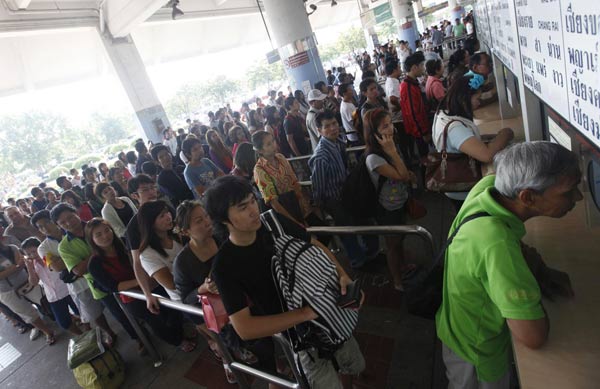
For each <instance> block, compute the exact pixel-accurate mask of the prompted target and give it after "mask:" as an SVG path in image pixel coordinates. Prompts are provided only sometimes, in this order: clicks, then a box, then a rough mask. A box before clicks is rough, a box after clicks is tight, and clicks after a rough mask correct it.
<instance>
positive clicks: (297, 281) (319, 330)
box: [261, 210, 358, 359]
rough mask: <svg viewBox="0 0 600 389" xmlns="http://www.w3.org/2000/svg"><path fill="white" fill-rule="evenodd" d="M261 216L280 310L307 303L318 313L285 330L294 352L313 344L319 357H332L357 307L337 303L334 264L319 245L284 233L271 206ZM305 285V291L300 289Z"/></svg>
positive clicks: (352, 323) (351, 324)
mask: <svg viewBox="0 0 600 389" xmlns="http://www.w3.org/2000/svg"><path fill="white" fill-rule="evenodd" d="M261 220H262V222H263V224H264V225H265V227H266V228H267V229H268V230H269V231H270V232H271V236H272V238H273V243H274V252H275V253H274V255H273V257H272V260H271V272H272V276H273V280H274V281H275V282H274V284H275V286H276V288H277V290H278V295H279V299H280V303H281V308H282V310H283V311H291V310H294V309H298V308H301V307H302V306H304V305H306V303H308V304H309V305H310V306H311V307H312V308H313V309H314V310H315V312H316V313H317V314H318V315H319V317H318V318H317V319H316V320H311V321H309V322H304V323H300V324H297V325H295V326H294V327H293V330H287V331H286V335H287V337H288V339H289V340H290V342H291V344H292V348H293V350H294V352H298V351H301V350H307V349H311V348H314V349H316V350H318V353H319V357H320V358H329V359H331V358H333V354H334V353H335V351H337V350H338V349H339V348H340V347H341V346H342V345H343V343H344V342H346V341H347V340H348V339H350V337H351V336H352V332H353V331H354V329H355V328H356V325H357V323H358V312H357V311H355V310H352V309H346V308H341V307H339V306H338V305H337V299H338V298H339V280H338V278H339V277H338V273H337V270H336V267H335V264H334V263H333V262H332V261H331V260H330V259H329V257H328V256H327V254H325V253H324V252H323V251H322V250H321V249H320V248H318V247H316V246H314V245H312V244H310V243H307V242H305V241H303V240H300V239H297V238H294V237H292V236H290V235H286V233H285V231H283V228H282V226H281V224H280V223H279V221H278V220H277V215H276V213H275V212H274V211H273V210H269V211H267V212H265V213H263V214H261ZM304 288H306V292H305V293H302V292H303V290H304Z"/></svg>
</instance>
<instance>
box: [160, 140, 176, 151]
mask: <svg viewBox="0 0 600 389" xmlns="http://www.w3.org/2000/svg"><path fill="white" fill-rule="evenodd" d="M163 143H164V145H165V146H167V147H168V148H169V150H170V151H171V155H176V154H177V138H175V137H172V138H171V139H163Z"/></svg>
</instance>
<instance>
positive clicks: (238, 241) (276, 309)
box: [0, 20, 581, 388]
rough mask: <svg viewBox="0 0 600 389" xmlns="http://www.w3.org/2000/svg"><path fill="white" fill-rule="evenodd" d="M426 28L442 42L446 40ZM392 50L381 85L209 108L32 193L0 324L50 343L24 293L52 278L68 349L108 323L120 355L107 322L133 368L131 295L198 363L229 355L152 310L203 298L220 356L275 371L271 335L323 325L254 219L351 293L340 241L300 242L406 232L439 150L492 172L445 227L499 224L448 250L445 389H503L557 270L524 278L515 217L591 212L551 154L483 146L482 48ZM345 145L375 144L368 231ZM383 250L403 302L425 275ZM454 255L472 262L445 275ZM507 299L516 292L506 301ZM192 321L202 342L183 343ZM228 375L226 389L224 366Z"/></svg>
mask: <svg viewBox="0 0 600 389" xmlns="http://www.w3.org/2000/svg"><path fill="white" fill-rule="evenodd" d="M459 23H460V21H459ZM466 23H467V27H466V31H464V30H465V28H463V29H460V28H457V26H455V27H454V29H453V34H454V35H455V36H462V34H469V24H468V23H471V27H470V28H471V29H472V28H473V27H472V21H471V20H467V22H466ZM444 25H445V28H444V29H443V30H444V33H445V34H448V32H447V31H449V30H448V29H447V27H448V25H447V23H444ZM432 30H433V31H432V32H431V34H432V39H434V40H435V39H438V38H437V34H436V32H439V31H438V28H433V29H432ZM461 31H462V32H461ZM433 45H434V46H435V42H434V43H433ZM381 50H382V53H383V55H382V56H378V60H379V61H382V63H381V64H379V65H378V66H377V69H379V70H382V71H383V73H385V75H386V80H385V84H384V85H383V86H382V85H380V83H379V82H378V79H377V76H376V73H375V71H373V70H372V69H371V68H370V65H369V63H368V61H366V59H365V62H364V63H363V70H364V71H363V72H362V80H361V81H360V84H359V87H358V90H355V88H354V77H353V75H351V74H346V73H345V72H344V69H335V70H332V71H330V72H328V77H327V80H325V81H322V82H317V83H316V84H315V85H314V89H312V90H310V92H308V94H307V96H305V95H304V93H303V92H302V91H300V90H297V91H295V92H294V93H291V92H290V93H289V94H287V95H286V94H285V93H283V92H279V93H278V92H277V91H269V98H268V99H267V101H266V102H265V103H264V104H263V101H262V100H260V99H258V100H257V101H256V102H255V103H254V104H252V105H249V104H244V105H243V106H242V107H241V108H240V110H239V111H235V112H234V111H233V110H232V109H231V108H230V107H229V106H227V107H223V108H220V109H218V110H217V111H216V112H210V113H209V121H208V122H207V123H206V124H202V123H200V122H197V121H192V120H188V123H187V128H180V129H178V130H177V133H175V132H174V131H173V130H172V129H170V128H168V129H166V130H165V131H164V134H163V135H164V139H163V142H161V143H157V144H153V145H151V146H150V147H148V146H147V145H146V143H145V142H144V141H143V140H141V139H140V140H138V141H137V142H136V143H135V147H134V148H135V151H133V150H132V151H128V152H121V153H120V154H119V155H118V160H117V161H116V162H114V163H112V164H111V165H112V166H109V165H108V164H107V163H100V164H98V166H97V167H94V166H91V165H86V166H82V169H81V175H80V174H79V171H78V170H77V169H73V170H72V171H71V176H70V177H66V176H61V177H59V178H58V179H56V186H57V187H58V188H60V191H59V190H57V189H54V188H51V187H48V186H45V185H40V186H39V187H34V188H33V189H32V190H31V198H23V199H18V200H15V199H9V200H8V203H9V205H8V206H6V207H5V208H4V209H3V215H4V216H5V217H6V219H7V220H6V221H7V225H6V228H5V230H4V234H3V236H2V238H1V240H0V258H1V259H2V260H3V262H2V264H1V265H2V269H1V271H0V303H1V304H0V310H1V311H2V313H3V314H4V315H6V316H7V317H8V318H10V320H11V321H12V322H13V323H14V325H15V326H16V327H18V328H19V331H27V330H28V329H30V328H33V330H32V334H35V333H39V332H40V331H41V332H42V333H44V334H45V337H46V341H47V343H48V344H50V345H51V344H53V343H54V342H55V340H56V335H55V334H54V332H53V330H52V329H51V328H50V327H49V326H48V324H46V323H45V322H44V320H42V319H41V318H40V316H39V313H38V311H36V310H35V309H34V307H33V306H32V305H31V304H30V303H29V302H27V301H26V300H24V299H21V298H19V296H18V294H17V293H16V291H17V290H18V289H19V288H20V287H21V286H22V285H24V284H27V283H29V284H31V285H36V284H38V283H41V284H42V285H43V287H44V291H45V295H46V299H47V301H48V303H49V304H48V305H49V307H50V310H51V312H52V315H53V316H54V318H55V319H56V322H57V324H58V325H59V326H60V327H61V328H63V329H64V330H66V331H69V332H70V333H71V334H72V335H77V334H80V333H82V331H86V330H87V329H89V328H90V325H94V326H98V327H101V328H103V329H104V330H105V332H106V333H107V334H108V336H109V337H110V343H114V342H115V341H116V338H117V336H116V333H115V330H114V329H113V328H111V326H110V325H109V323H108V322H107V320H106V317H105V316H104V312H105V309H106V310H107V311H108V312H109V314H110V315H112V317H113V318H114V319H115V320H116V322H117V323H119V325H120V326H122V327H123V329H124V330H125V332H126V333H127V334H128V336H129V337H130V338H131V339H132V340H134V341H135V342H136V345H137V348H138V351H139V352H140V353H141V354H142V353H144V352H145V350H144V346H143V344H142V343H141V342H140V340H139V339H138V335H137V334H136V332H135V331H134V330H133V328H132V326H131V324H130V322H129V321H128V320H127V317H126V316H125V314H124V312H123V310H122V309H121V307H120V304H118V303H117V300H115V297H114V295H113V293H115V292H119V291H124V290H128V289H132V288H140V289H141V290H142V291H143V292H144V294H145V296H146V299H147V303H146V304H144V303H143V302H140V301H138V300H134V299H131V298H128V297H125V296H122V295H120V296H119V297H118V298H119V299H120V302H121V303H122V305H123V306H124V307H125V309H126V310H127V311H128V312H129V313H130V314H131V315H133V316H134V317H136V318H137V319H139V320H142V321H144V322H145V323H147V324H148V326H149V327H150V328H151V329H152V331H153V333H154V334H155V335H156V336H157V337H159V338H161V339H162V340H164V341H166V342H167V343H169V344H172V345H175V346H178V347H180V348H181V350H183V351H184V352H190V351H192V350H194V348H195V347H196V337H197V334H198V333H199V334H201V335H202V336H204V337H205V339H206V340H207V341H208V343H209V346H210V348H211V350H212V351H213V352H214V354H215V356H216V357H217V358H220V353H221V352H220V350H219V348H218V346H217V345H216V344H214V343H213V342H212V341H211V339H210V337H209V336H208V332H207V331H208V329H207V327H206V325H205V323H203V322H202V320H201V319H200V318H198V317H194V316H191V315H189V316H188V315H185V314H182V313H181V312H179V311H175V310H171V309H168V308H165V307H161V306H159V304H158V302H157V299H156V297H155V296H154V295H155V294H157V295H160V296H163V297H165V298H169V299H172V300H175V301H181V302H183V303H185V304H194V305H195V304H199V302H198V295H201V294H206V293H213V294H219V295H220V296H221V299H222V302H223V304H224V307H225V309H226V311H227V314H228V315H229V320H230V325H228V326H226V327H225V328H224V329H223V330H222V331H221V336H222V338H223V339H224V341H225V343H226V344H227V346H228V347H229V348H231V350H232V351H233V352H234V355H235V356H236V358H240V359H242V360H244V361H245V362H247V363H258V364H259V365H260V366H261V368H263V369H265V370H267V371H272V372H275V371H276V370H277V366H276V363H275V357H274V345H273V341H272V339H271V335H274V334H276V333H280V332H283V331H286V330H288V329H289V328H291V327H295V326H297V325H299V324H302V323H305V322H308V321H311V320H315V319H317V317H318V316H319V315H318V313H317V312H316V311H315V309H313V307H311V306H309V305H305V306H303V307H302V308H298V309H294V310H289V311H286V310H285V309H283V307H282V305H281V302H280V300H279V298H278V293H279V292H278V289H277V287H276V281H275V280H274V279H273V274H272V270H271V258H272V257H273V255H274V254H275V252H276V248H275V247H274V245H273V243H272V242H271V241H270V236H271V233H270V232H269V230H268V229H267V228H266V226H265V225H263V223H262V222H261V218H260V213H261V212H262V211H265V210H268V209H272V210H273V211H274V212H275V214H276V215H278V218H279V220H280V222H281V225H282V226H283V230H284V231H285V233H286V234H287V235H290V236H293V237H295V238H296V239H298V240H300V241H302V242H304V244H310V245H312V246H314V247H316V248H318V249H319V250H321V251H322V252H323V253H324V254H325V255H326V256H327V257H329V258H330V260H331V261H332V263H333V264H334V265H335V269H336V274H337V278H338V280H337V281H336V285H337V286H336V287H339V288H340V289H341V294H345V292H346V289H347V288H349V287H350V285H351V282H352V279H351V277H350V276H349V275H348V274H347V273H346V270H344V268H343V267H342V266H340V265H339V263H338V262H337V259H336V257H335V256H334V255H333V254H332V253H331V251H330V250H329V248H328V243H329V240H328V239H327V238H326V237H321V236H317V237H313V236H311V235H310V234H309V233H307V231H306V227H308V226H315V225H323V224H324V219H325V218H326V216H329V217H331V219H332V220H333V223H334V224H336V225H361V224H368V223H376V224H378V225H384V226H389V225H402V224H406V221H407V209H406V208H407V202H408V201H409V199H410V198H411V197H412V196H414V188H416V187H419V186H422V175H423V167H422V166H421V162H420V161H421V158H422V157H425V156H426V155H427V154H428V153H430V152H432V151H436V150H437V151H442V150H444V151H446V152H448V153H454V154H461V153H462V154H466V155H468V156H470V157H471V158H473V159H474V160H476V161H479V162H482V163H491V162H495V169H496V174H497V175H496V176H489V177H486V178H484V179H483V180H481V181H480V183H478V184H477V185H476V186H475V187H474V188H473V189H472V190H471V191H470V192H448V193H446V195H447V196H448V197H449V198H450V199H451V200H452V202H453V204H454V205H455V206H456V211H457V213H458V216H457V219H456V221H455V222H454V224H453V227H452V229H451V231H456V230H457V229H458V228H460V226H462V222H463V221H464V220H465V218H466V217H468V216H469V215H471V214H472V213H473V212H476V211H477V212H479V211H482V210H483V211H485V212H487V213H488V214H489V215H491V216H492V217H491V218H481V220H479V221H471V222H470V224H469V225H468V226H465V227H464V228H463V229H462V230H461V232H462V234H461V235H458V236H457V239H455V243H454V244H453V245H452V246H451V248H450V249H448V250H447V252H446V261H447V262H446V263H449V266H446V267H445V282H444V300H443V304H442V307H441V309H440V311H439V312H438V318H437V319H438V320H437V328H438V333H439V336H440V339H441V340H442V342H443V344H444V360H445V362H446V367H447V371H448V378H449V380H450V382H451V384H455V385H456V386H452V387H471V386H465V385H468V383H469V382H470V383H472V382H477V381H478V380H479V381H484V382H489V383H499V384H498V386H490V387H506V386H502V385H505V381H506V379H507V378H506V377H508V376H507V374H508V372H509V365H508V362H507V361H506V360H505V359H506V358H507V357H508V351H507V350H509V347H510V346H509V341H508V339H509V334H510V333H512V334H513V336H514V337H516V338H517V339H518V340H520V341H523V342H524V343H525V344H528V345H530V346H531V347H536V346H537V345H539V344H541V343H543V340H544V339H545V336H547V318H546V316H545V314H544V311H543V307H542V306H541V301H540V289H539V287H538V282H540V283H542V285H547V283H548V282H551V280H554V278H553V276H555V275H556V274H558V273H557V272H554V273H553V272H552V271H551V269H549V268H547V267H546V266H545V265H543V262H542V261H541V259H539V258H538V260H537V261H536V262H535V263H536V266H537V267H536V271H535V272H534V273H533V275H532V273H531V272H530V271H529V270H528V267H527V264H528V262H526V261H525V260H524V259H523V258H524V254H522V252H523V253H525V252H528V253H530V254H531V253H533V254H535V250H533V249H531V248H526V249H523V251H522V250H521V247H522V246H523V245H522V243H520V239H521V237H522V236H523V234H524V226H523V221H525V220H527V219H528V218H531V217H534V216H538V215H548V216H554V217H560V216H562V215H563V214H564V213H566V212H567V211H568V210H570V208H572V206H573V205H574V203H575V201H578V200H580V199H581V194H580V193H579V191H578V190H577V188H576V183H577V182H578V179H579V175H580V173H579V171H578V168H577V160H576V159H575V160H574V159H573V157H572V154H570V153H569V152H568V151H566V150H564V149H562V148H560V147H559V146H556V145H551V144H548V143H545V142H540V143H528V144H520V145H515V146H512V147H510V148H508V149H507V146H508V145H509V142H511V141H512V140H513V136H514V134H513V132H512V130H510V129H501V130H499V131H498V133H497V135H496V136H495V137H494V138H493V139H492V140H488V139H485V138H484V137H482V136H481V134H480V131H479V129H478V127H477V125H476V124H475V122H474V120H473V112H474V110H476V109H477V108H478V106H479V105H480V102H481V98H480V97H481V92H482V90H483V89H484V88H487V87H488V85H489V83H490V80H488V79H487V78H488V75H489V74H490V72H491V63H490V61H491V58H490V57H489V55H487V54H486V53H480V52H469V51H468V50H465V49H463V48H459V49H457V50H456V51H455V52H454V53H453V54H452V55H451V56H450V61H449V64H448V66H447V67H446V65H445V61H443V60H442V59H441V58H433V59H429V60H426V59H427V57H426V55H425V54H424V52H422V51H417V52H414V53H412V52H410V50H409V49H408V47H407V45H406V42H400V45H399V48H398V50H395V49H393V47H391V46H387V47H386V46H382V47H381ZM439 54H440V55H442V53H439ZM329 76H331V77H329ZM353 146H365V152H364V155H363V157H362V158H361V159H360V160H359V166H358V168H365V169H366V171H367V172H368V177H369V180H370V183H371V184H372V185H373V187H374V188H375V190H374V193H375V195H376V197H375V198H374V200H373V201H374V202H375V204H372V205H373V209H374V212H373V214H372V215H371V216H372V217H361V216H360V215H358V214H355V213H353V212H351V210H349V209H348V208H347V207H344V201H342V200H343V199H342V197H343V192H344V190H345V188H344V186H345V185H346V183H347V181H348V177H349V174H350V172H351V170H350V169H349V165H348V157H347V152H346V149H347V148H349V147H353ZM300 156H307V158H308V166H309V169H310V172H311V182H312V186H311V191H312V196H306V193H305V192H304V191H303V190H302V188H301V186H300V183H299V181H298V178H297V176H296V174H295V172H294V170H293V169H292V166H291V164H290V162H289V161H288V158H290V157H300ZM355 169H356V168H355ZM523 171H526V172H527V174H523ZM356 189H357V190H359V188H356ZM561 196H562V197H561ZM561 199H562V200H561ZM485 219H487V220H485ZM496 220H497V221H496ZM469 234H470V235H469ZM474 236H477V239H474V238H473V237H474ZM459 238H462V239H459ZM384 241H385V246H386V248H387V250H386V251H385V258H386V262H387V265H388V268H389V272H390V275H391V281H392V283H393V287H394V288H395V289H397V290H399V291H402V290H403V289H404V285H403V278H404V277H405V276H406V275H407V274H409V273H410V272H412V271H414V270H415V265H414V264H410V263H407V262H406V261H405V258H404V255H403V240H402V239H401V238H398V237H392V236H385V240H384ZM341 242H342V244H343V247H344V250H345V253H346V254H347V257H348V259H349V263H350V267H351V268H352V269H353V270H358V271H360V270H364V269H365V268H368V266H369V264H370V263H372V262H373V261H375V260H376V258H377V257H378V256H379V254H380V252H381V251H380V246H379V238H378V237H373V236H370V237H369V236H342V237H341ZM523 247H524V246H523ZM478 253H486V254H485V255H479V254H478ZM534 256H535V255H534ZM463 257H465V258H468V259H469V263H468V267H465V266H462V265H459V264H457V262H456V261H455V260H454V259H462V258H463ZM504 259H506V260H509V261H510V263H509V264H507V263H506V261H504ZM526 259H527V258H526ZM534 277H535V278H534ZM544 282H546V284H544ZM465 285H468V287H467V286H465ZM561 286H565V284H564V283H562V284H561ZM507 290H508V291H518V292H519V293H517V295H516V297H515V298H513V297H511V296H512V295H511V294H507V292H506V291H507ZM520 291H524V292H525V294H524V295H522V294H521V293H520ZM463 292H464V293H463ZM475 296H476V297H475ZM475 298H476V299H477V301H475V302H474V300H473V299H475ZM482 310H483V313H482ZM185 322H191V323H193V324H194V326H195V327H194V328H196V330H197V332H194V333H191V334H188V333H186V332H185V331H183V325H184V324H185ZM506 322H508V327H506V325H505V324H504V323H506ZM509 328H510V330H509ZM474 337H479V338H477V339H475V338H474ZM532 339H533V340H532ZM299 360H300V364H301V365H302V367H303V369H304V371H305V373H306V376H307V378H308V381H309V382H310V384H311V385H312V386H314V387H328V388H329V387H332V388H333V387H340V385H343V386H344V387H350V386H349V385H351V381H352V377H353V376H356V375H357V374H358V373H360V372H361V371H362V370H363V369H364V367H365V361H364V358H363V356H362V353H361V351H360V349H359V347H358V344H357V343H356V340H355V339H354V338H353V337H352V336H350V337H349V338H347V339H345V341H344V342H343V343H341V344H339V345H337V347H336V348H335V350H333V351H332V356H330V357H329V358H327V357H324V356H323V355H321V354H320V353H319V352H318V351H316V350H312V349H306V350H300V351H299ZM332 360H334V361H335V362H336V363H335V364H334V363H332ZM225 372H226V374H227V377H228V379H229V380H230V381H234V379H235V378H234V376H233V375H232V374H231V371H230V370H228V367H227V366H225ZM338 372H340V373H342V375H341V377H342V379H341V381H340V380H339V378H338ZM465 377H466V378H465ZM460 380H463V381H460ZM473 380H474V381H473Z"/></svg>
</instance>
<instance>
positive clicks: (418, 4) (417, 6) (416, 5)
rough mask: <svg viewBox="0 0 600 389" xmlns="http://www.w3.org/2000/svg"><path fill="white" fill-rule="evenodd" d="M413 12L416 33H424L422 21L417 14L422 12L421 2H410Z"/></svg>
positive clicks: (418, 0)
mask: <svg viewBox="0 0 600 389" xmlns="http://www.w3.org/2000/svg"><path fill="white" fill-rule="evenodd" d="M412 7H413V12H414V15H415V22H416V23H417V31H425V28H426V27H427V26H425V25H424V24H423V20H421V18H420V17H419V12H421V11H423V2H422V1H421V0H417V1H413V2H412Z"/></svg>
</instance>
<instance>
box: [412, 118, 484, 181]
mask: <svg viewBox="0 0 600 389" xmlns="http://www.w3.org/2000/svg"><path fill="white" fill-rule="evenodd" d="M453 122H460V120H450V121H449V122H448V123H447V124H446V126H445V127H444V133H443V144H442V150H441V152H435V153H429V154H428V155H427V156H426V157H425V158H423V160H422V163H423V165H424V166H425V186H426V187H427V189H428V190H430V191H433V192H468V191H469V190H471V188H472V187H473V186H475V184H476V183H477V182H478V181H479V180H480V179H481V164H480V163H479V161H477V160H475V159H473V158H471V157H470V156H469V155H467V154H465V153H448V152H447V151H446V148H447V144H448V127H449V126H450V124H452V123H453ZM461 123H462V122H461Z"/></svg>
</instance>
